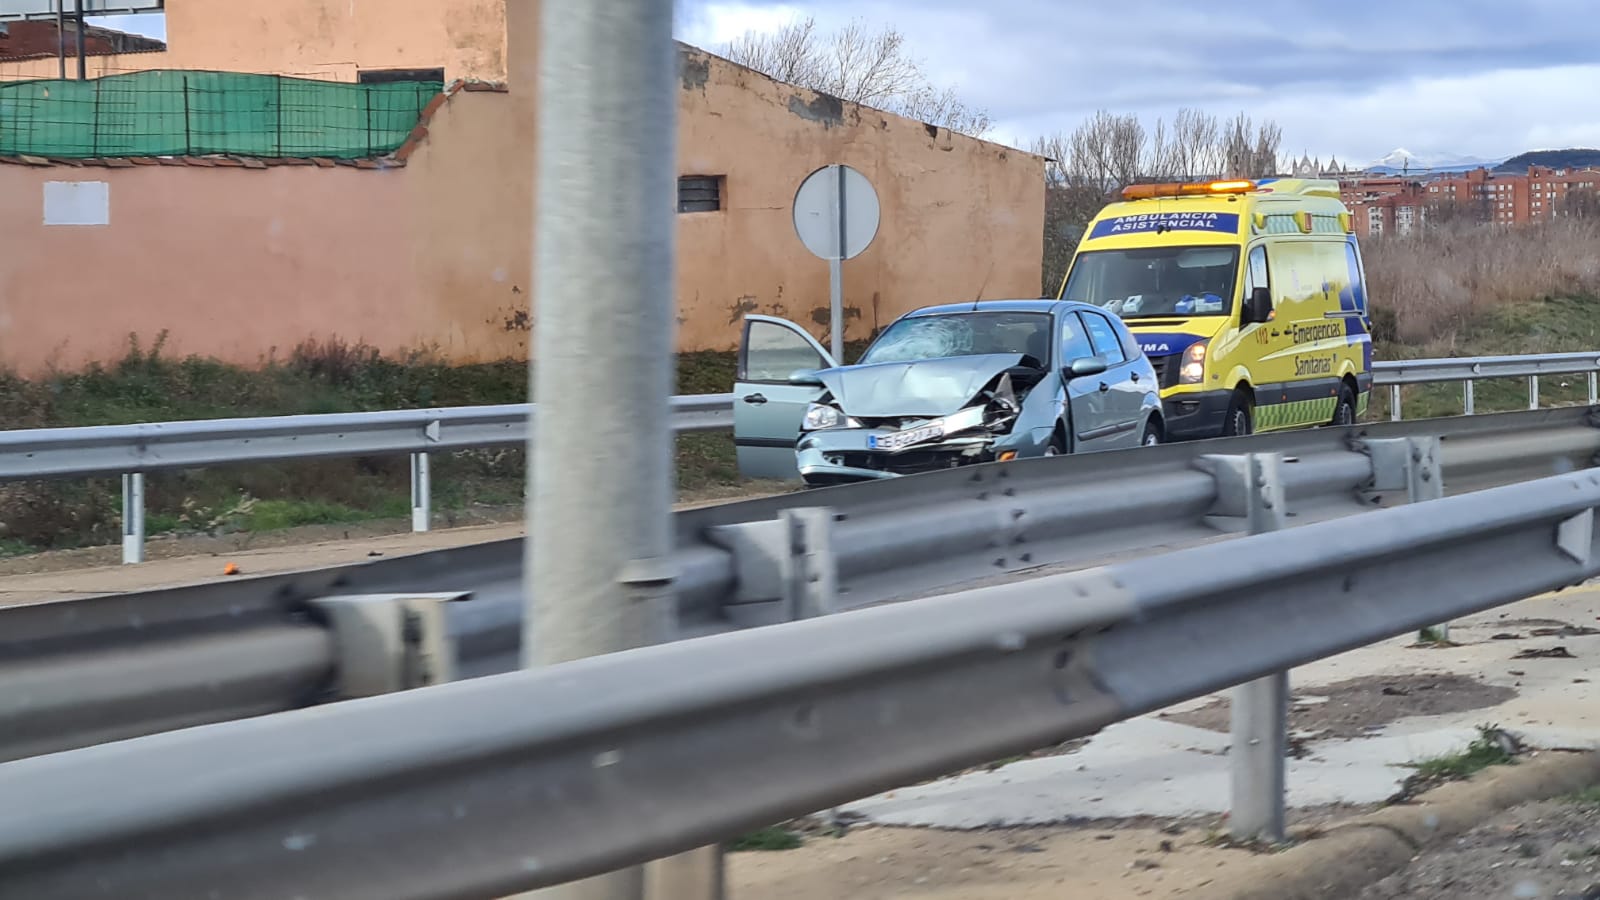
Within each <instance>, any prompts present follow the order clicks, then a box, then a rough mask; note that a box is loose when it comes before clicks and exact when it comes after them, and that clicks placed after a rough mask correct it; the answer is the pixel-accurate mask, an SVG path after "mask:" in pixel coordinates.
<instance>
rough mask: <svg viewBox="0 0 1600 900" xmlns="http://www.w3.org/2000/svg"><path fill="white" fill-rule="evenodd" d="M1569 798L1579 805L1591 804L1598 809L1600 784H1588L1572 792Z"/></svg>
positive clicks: (1599, 806) (1599, 807) (1599, 804)
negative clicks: (1574, 792)
mask: <svg viewBox="0 0 1600 900" xmlns="http://www.w3.org/2000/svg"><path fill="white" fill-rule="evenodd" d="M1569 799H1571V801H1572V802H1573V803H1576V804H1578V805H1579V806H1592V807H1594V808H1595V809H1600V784H1595V785H1590V786H1589V787H1586V788H1584V789H1583V790H1581V791H1579V792H1577V793H1576V794H1573V795H1572V796H1571V797H1570V798H1569Z"/></svg>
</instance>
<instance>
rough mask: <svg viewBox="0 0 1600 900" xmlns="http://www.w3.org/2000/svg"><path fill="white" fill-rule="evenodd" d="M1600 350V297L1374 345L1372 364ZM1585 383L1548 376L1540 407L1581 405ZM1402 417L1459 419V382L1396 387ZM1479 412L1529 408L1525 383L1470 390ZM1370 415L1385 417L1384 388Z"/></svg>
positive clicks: (1530, 307) (1503, 312) (1548, 303)
mask: <svg viewBox="0 0 1600 900" xmlns="http://www.w3.org/2000/svg"><path fill="white" fill-rule="evenodd" d="M1596 350H1600V297H1596V296H1580V297H1563V298H1553V299H1543V300H1528V301H1525V302H1523V303H1518V304H1514V305H1505V306H1497V307H1492V308H1490V309H1488V310H1487V311H1485V312H1484V313H1483V314H1482V315H1480V316H1479V317H1477V318H1475V319H1473V320H1472V321H1471V322H1469V323H1466V324H1465V325H1463V326H1462V327H1460V328H1458V329H1456V330H1455V331H1453V332H1452V333H1451V334H1450V335H1449V336H1448V337H1447V338H1440V339H1435V340H1432V341H1429V342H1427V343H1425V344H1403V343H1398V342H1394V341H1389V342H1384V343H1381V344H1379V345H1378V346H1377V348H1376V349H1375V351H1374V354H1373V356H1374V358H1375V359H1377V360H1405V359H1422V358H1430V357H1452V356H1499V355H1516V354H1523V353H1571V352H1585V351H1596ZM1588 400H1589V382H1588V378H1587V377H1586V376H1583V375H1549V376H1545V377H1543V378H1540V379H1539V405H1540V407H1555V406H1571V405H1574V404H1585V403H1588ZM1400 404H1401V406H1400V408H1401V412H1403V413H1404V414H1405V418H1407V419H1422V418H1432V417H1436V416H1459V415H1461V414H1462V413H1463V412H1464V411H1465V409H1464V406H1465V401H1464V398H1463V385H1462V384H1461V383H1460V382H1455V383H1449V382H1445V383H1439V384H1413V385H1405V386H1404V387H1402V388H1401V400H1400ZM1473 405H1474V408H1475V411H1476V412H1478V413H1494V412H1512V411H1515V410H1519V409H1527V408H1528V382H1527V379H1525V378H1495V379H1491V380H1478V381H1476V382H1474V383H1473ZM1369 415H1370V416H1371V417H1372V418H1374V419H1388V417H1389V389H1387V388H1379V389H1376V390H1374V391H1373V392H1372V404H1371V407H1370V412H1369Z"/></svg>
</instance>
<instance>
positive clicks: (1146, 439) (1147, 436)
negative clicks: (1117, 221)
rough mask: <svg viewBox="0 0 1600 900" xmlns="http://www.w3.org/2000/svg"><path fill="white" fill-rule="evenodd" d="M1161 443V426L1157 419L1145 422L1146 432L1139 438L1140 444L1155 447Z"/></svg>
mask: <svg viewBox="0 0 1600 900" xmlns="http://www.w3.org/2000/svg"><path fill="white" fill-rule="evenodd" d="M1159 443H1161V426H1160V425H1158V424H1157V423H1156V420H1155V419H1151V420H1150V421H1148V422H1146V423H1144V434H1143V435H1142V436H1141V437H1140V438H1139V446H1141V447H1154V446H1156V445H1157V444H1159Z"/></svg>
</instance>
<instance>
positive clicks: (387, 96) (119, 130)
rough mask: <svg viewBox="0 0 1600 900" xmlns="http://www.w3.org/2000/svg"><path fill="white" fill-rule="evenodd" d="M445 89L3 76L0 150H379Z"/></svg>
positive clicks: (268, 78)
mask: <svg viewBox="0 0 1600 900" xmlns="http://www.w3.org/2000/svg"><path fill="white" fill-rule="evenodd" d="M443 89H444V85H443V83H441V82H437V81H405V82H393V83H385V84H349V83H344V82H334V81H313V80H310V79H305V78H285V77H282V76H278V75H247V74H243V73H238V72H196V71H169V70H162V71H153V72H136V73H133V74H129V75H111V76H107V77H105V78H98V79H94V80H92V81H57V80H47V81H21V82H12V83H8V84H0V155H4V156H16V155H28V156H55V157H65V158H78V159H82V158H89V157H98V156H200V155H205V154H231V155H238V156H284V157H296V156H297V157H306V156H326V157H334V158H343V159H354V158H360V157H370V156H381V155H383V154H385V153H390V152H392V151H394V150H395V149H397V148H398V147H399V146H400V145H401V144H402V143H403V142H404V141H405V139H406V137H407V136H408V135H409V134H410V133H411V130H412V129H413V128H415V127H416V125H417V120H418V119H419V118H420V116H421V114H422V108H423V107H424V106H426V105H427V104H428V102H429V101H431V100H432V99H433V98H434V96H435V95H437V94H438V93H439V92H440V91H441V90H443Z"/></svg>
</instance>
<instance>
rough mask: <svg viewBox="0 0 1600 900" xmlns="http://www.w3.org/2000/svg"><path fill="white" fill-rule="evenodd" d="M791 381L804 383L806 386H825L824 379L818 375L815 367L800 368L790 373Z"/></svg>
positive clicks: (791, 382) (792, 382) (799, 383)
mask: <svg viewBox="0 0 1600 900" xmlns="http://www.w3.org/2000/svg"><path fill="white" fill-rule="evenodd" d="M789 383H790V384H798V385H802V386H804V387H822V386H823V384H822V379H821V378H819V377H817V372H816V370H815V369H800V370H799V371H796V372H791V373H789Z"/></svg>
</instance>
